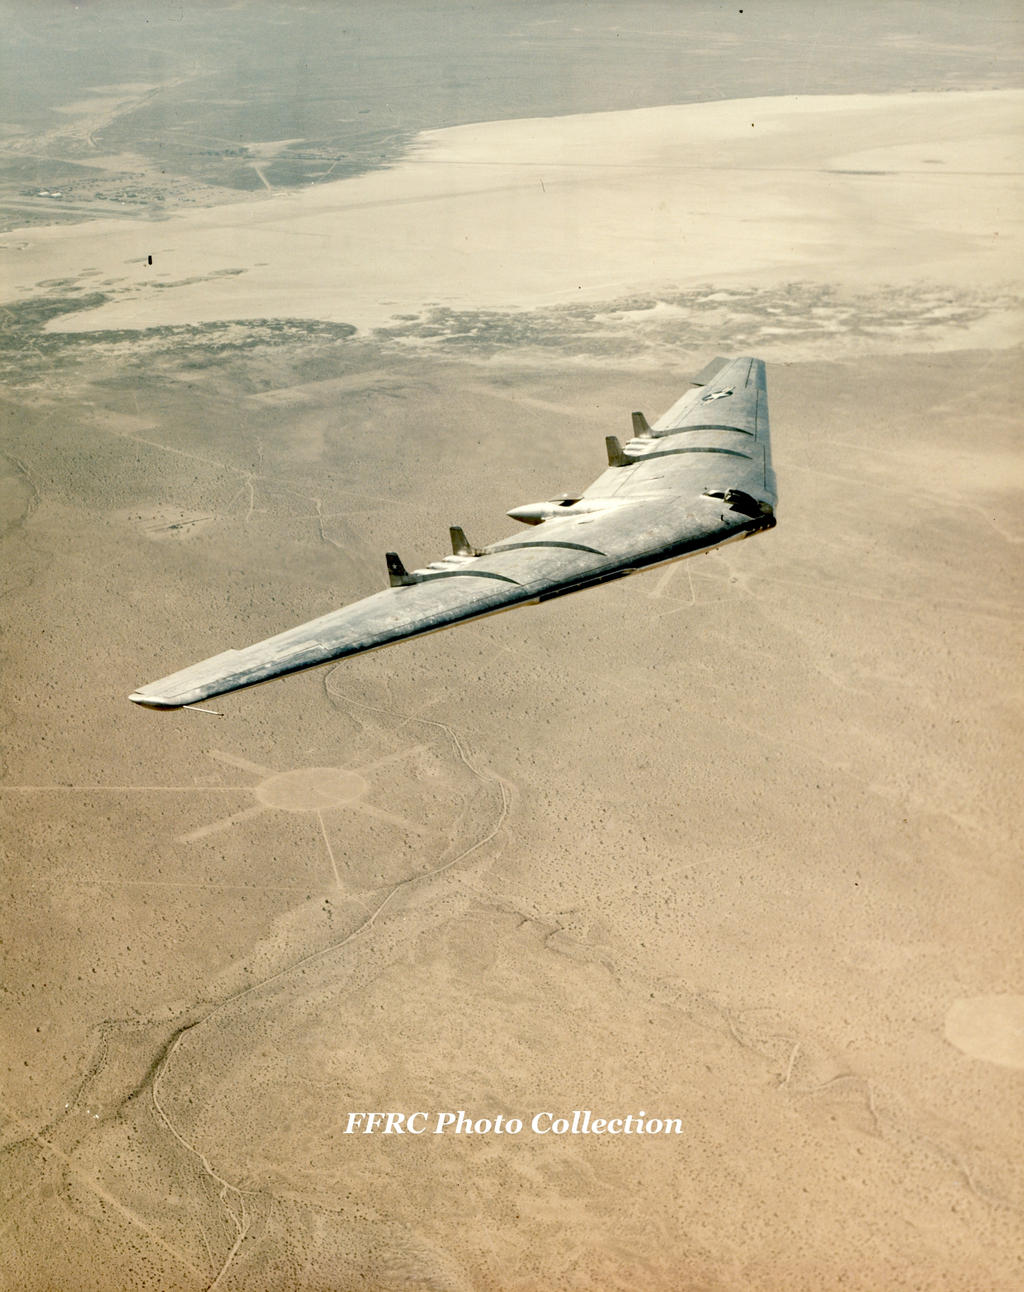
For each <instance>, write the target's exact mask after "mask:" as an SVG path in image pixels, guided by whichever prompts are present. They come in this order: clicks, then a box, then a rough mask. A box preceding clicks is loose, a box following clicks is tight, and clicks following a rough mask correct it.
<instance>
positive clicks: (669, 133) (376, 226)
mask: <svg viewBox="0 0 1024 1292" xmlns="http://www.w3.org/2000/svg"><path fill="white" fill-rule="evenodd" d="M1022 105H1024V92H1016V91H1009V90H1007V91H1000V92H976V93H950V94H915V95H850V96H845V97H838V98H831V97H822V98H769V99H745V100H744V99H741V100H733V101H728V102H721V103H703V104H690V105H685V106H682V107H667V108H650V109H644V110H640V111H636V112H610V113H597V114H593V115H590V116H583V117H567V118H562V119H559V120H558V121H557V123H556V124H553V123H552V122H551V121H550V120H546V119H545V120H533V121H520V122H495V123H490V124H483V125H476V126H463V127H459V128H455V129H449V130H442V131H436V132H433V133H430V134H427V135H425V136H423V137H422V141H421V143H420V145H419V146H418V147H417V148H416V149H415V150H414V152H413V155H412V156H411V157H410V158H409V159H408V160H406V161H403V162H402V163H400V164H399V165H397V166H396V167H394V168H393V169H392V170H388V171H381V172H376V173H373V174H369V175H363V176H359V177H356V178H351V179H346V180H340V181H338V182H336V183H332V184H324V185H320V186H317V187H315V188H311V189H308V190H305V191H303V192H300V193H288V194H284V195H276V194H275V195H269V194H268V195H266V197H265V200H252V201H250V202H246V203H244V204H239V203H237V202H233V203H230V204H228V205H226V206H220V207H213V208H208V209H205V210H198V211H186V212H182V213H180V214H178V215H176V216H172V217H171V218H170V219H168V220H163V221H160V222H158V223H150V222H131V221H125V220H115V221H112V220H97V221H95V222H93V223H92V224H90V225H89V226H88V227H87V228H85V229H83V228H82V226H79V225H76V226H74V227H71V228H68V227H59V226H56V227H48V228H39V229H32V230H20V231H19V230H16V231H14V232H13V233H11V234H9V235H7V236H6V239H5V240H6V242H7V244H8V246H9V247H13V248H16V249H17V255H16V256H15V257H13V263H12V267H11V270H10V272H9V274H8V275H7V276H6V279H5V289H4V290H5V292H6V295H7V296H8V297H9V298H13V299H18V298H19V297H23V296H25V295H27V294H29V293H31V292H33V291H36V290H38V289H37V287H36V284H37V283H38V282H40V281H41V280H44V279H53V278H64V277H69V276H71V277H74V276H76V275H78V274H79V273H81V271H82V270H84V269H89V270H93V271H98V272H99V273H100V274H101V275H102V276H103V277H104V279H105V280H108V281H109V284H110V295H111V299H110V301H109V302H108V303H107V304H105V305H104V306H103V307H102V308H98V309H92V310H90V311H89V313H88V314H87V315H84V316H78V315H72V316H71V317H70V318H64V319H62V320H61V321H60V322H59V323H58V324H56V325H55V326H59V327H62V328H66V327H72V328H76V329H79V328H88V329H97V330H98V329H110V328H114V329H116V328H125V327H130V328H140V327H156V326H162V325H167V324H176V323H177V324H181V323H196V322H201V321H210V320H216V319H233V318H235V319H237V318H273V317H289V316H297V317H303V318H322V319H331V320H335V321H338V322H345V323H354V324H355V325H356V326H358V327H360V328H366V327H373V326H379V325H381V324H383V323H385V322H387V321H388V320H389V319H390V318H392V317H393V316H394V315H396V314H401V313H403V312H405V311H408V310H410V309H412V310H419V309H422V308H423V307H424V305H425V304H427V303H428V302H429V303H436V304H441V305H445V306H450V307H452V308H455V309H463V308H472V309H507V308H523V307H530V306H535V305H540V304H552V303H558V302H569V301H597V300H603V299H608V298H615V297H618V296H622V295H624V294H627V293H633V292H637V291H647V290H652V289H658V288H660V289H666V288H671V289H677V290H682V289H686V288H692V287H694V286H697V285H699V284H706V283H714V284H717V285H729V284H732V283H737V282H741V283H749V282H751V281H752V280H753V281H756V282H757V283H759V284H760V285H762V286H763V285H768V284H771V285H777V284H779V283H781V282H786V281H789V280H791V279H793V278H795V277H798V278H800V279H801V280H803V281H810V282H815V283H830V284H832V283H835V282H837V281H838V282H840V283H841V282H844V281H846V280H847V279H849V278H851V277H855V278H856V281H857V283H858V284H859V286H861V287H862V288H863V287H865V286H878V285H880V284H893V283H906V282H910V281H917V280H919V279H920V278H921V277H922V276H924V277H939V278H941V280H942V281H943V282H944V283H948V284H950V285H952V286H955V287H957V288H960V289H962V290H966V289H973V288H975V287H976V286H977V284H978V283H979V281H983V282H986V283H987V282H991V281H995V282H998V283H1000V284H1003V283H1011V282H1012V283H1016V282H1018V281H1019V279H1020V272H1021V271H1020V266H1021V244H1020V231H1021V204H1020V175H1019V168H1018V166H1017V162H1016V160H1015V158H1019V156H1020V151H1021V120H1022ZM965 217H966V218H965ZM439 235H440V236H439ZM149 256H152V257H153V264H152V266H149V265H148V263H147V258H148V257H149ZM217 273H220V274H227V273H230V274H231V275H232V276H231V278H230V280H229V281H227V282H222V283H219V284H218V287H217V290H216V291H211V289H210V283H209V281H208V276H209V275H211V274H217ZM1015 339H1018V338H1016V337H1015Z"/></svg>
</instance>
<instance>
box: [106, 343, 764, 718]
mask: <svg viewBox="0 0 1024 1292" xmlns="http://www.w3.org/2000/svg"><path fill="white" fill-rule="evenodd" d="M606 446H607V449H608V470H607V471H605V472H604V473H603V474H602V475H600V476H598V478H597V479H596V480H595V481H594V483H593V484H592V485H591V486H590V487H589V488H588V489H585V490H584V491H583V493H582V494H579V495H578V496H575V495H574V496H563V497H560V498H555V499H552V500H551V501H549V502H535V503H529V504H527V505H526V506H522V507H514V508H513V509H512V510H511V511H510V512H509V513H508V514H509V515H510V516H511V517H513V518H514V519H515V520H520V521H523V522H524V523H525V524H527V525H531V526H534V527H535V528H534V530H533V532H531V533H529V534H527V535H524V536H522V537H520V536H518V535H516V536H513V537H512V538H506V539H501V540H500V541H499V542H497V543H491V544H489V545H488V546H487V547H482V548H477V547H473V546H471V544H470V543H469V542H468V541H467V539H466V536H465V534H464V533H463V532H462V530H461V529H459V528H453V529H452V530H451V538H452V555H451V556H446V557H444V558H443V559H442V560H440V561H432V562H431V563H430V565H428V566H427V568H426V569H423V570H407V569H406V568H405V566H404V565H403V564H402V562H401V560H399V558H398V556H397V555H396V554H395V553H394V552H389V553H388V554H387V567H388V574H389V576H390V583H391V586H390V587H389V588H386V589H385V590H384V591H383V592H378V593H377V594H376V595H374V596H372V597H366V598H365V599H364V600H363V601H357V602H355V603H354V604H352V605H350V606H343V607H342V608H341V609H340V610H334V611H332V612H331V613H330V614H327V615H323V616H322V617H321V618H320V619H314V620H312V621H311V622H310V623H308V624H302V625H301V626H300V627H298V628H290V629H288V631H287V632H283V633H279V634H278V636H276V637H268V638H267V640H266V641H262V642H257V643H256V645H255V646H247V647H246V648H245V649H244V650H229V651H225V652H224V653H223V654H222V655H215V656H214V657H213V658H212V659H208V660H204V661H203V663H201V664H194V665H192V667H191V668H186V669H182V671H181V672H180V673H172V674H171V675H170V677H165V678H162V679H161V680H160V681H159V682H152V683H151V684H150V685H149V686H144V687H142V688H140V689H139V690H138V691H136V692H134V694H133V695H132V696H131V697H130V698H131V699H132V700H134V701H135V703H136V704H142V705H146V706H147V707H148V708H151V709H179V708H182V707H183V706H186V705H191V704H196V703H197V702H198V701H200V700H205V699H207V698H209V697H210V696H214V695H222V694H223V693H224V692H226V691H237V690H239V689H240V688H241V687H245V686H254V685H256V683H258V682H269V681H270V680H271V679H272V678H276V677H283V676H284V675H285V674H287V673H297V672H298V671H299V670H300V669H304V668H313V667H314V666H315V665H317V664H327V663H330V662H331V661H333V660H340V659H344V658H345V657H346V656H347V655H358V654H359V653H360V652H361V651H368V650H375V649H376V648H377V647H379V646H390V645H391V644H392V643H394V642H398V641H402V639H403V638H406V637H418V636H419V635H421V634H422V633H430V632H437V631H438V630H439V629H441V628H450V627H451V626H452V625H453V624H458V623H462V622H463V621H464V620H467V619H479V618H481V617H482V616H484V615H492V614H496V613H497V612H498V611H501V610H512V609H514V608H515V607H516V606H529V605H535V604H536V603H537V602H539V601H548V600H550V599H551V598H552V597H561V596H564V595H565V594H566V593H568V592H578V591H579V590H580V589H581V588H591V587H594V586H595V585H596V584H599V583H607V582H609V581H610V580H612V579H620V578H622V577H623V576H624V575H627V574H636V573H637V571H639V570H648V569H650V568H651V567H652V566H655V565H662V564H664V563H665V562H667V561H675V560H679V559H680V558H681V557H684V556H693V555H695V554H696V553H697V552H707V551H710V550H711V549H713V548H716V547H721V546H722V545H723V544H724V543H730V542H732V541H733V540H734V539H738V538H748V537H749V536H750V535H751V534H756V533H759V532H760V531H761V530H763V529H770V528H771V527H772V526H773V525H774V524H775V475H774V472H773V471H772V468H771V459H770V456H769V445H768V401H767V393H766V388H765V376H764V364H763V362H762V361H761V360H760V359H732V360H728V359H716V360H715V361H714V362H713V363H711V364H709V365H708V366H707V368H705V370H704V371H703V372H702V373H701V375H700V376H699V377H698V378H696V379H695V381H694V382H693V388H692V389H691V390H688V391H687V393H686V394H685V395H683V397H682V398H681V399H680V400H678V401H677V402H676V403H675V404H673V406H672V407H671V408H670V409H669V410H668V412H667V413H666V414H665V415H664V416H663V417H660V418H659V419H658V420H657V421H656V422H655V423H654V424H653V426H652V425H649V424H648V422H647V419H646V418H645V417H644V415H643V414H642V413H634V414H633V438H632V439H630V440H629V441H628V443H627V444H626V445H625V446H623V445H622V444H621V443H620V442H619V440H618V439H617V438H616V437H615V436H609V437H608V438H607V440H606Z"/></svg>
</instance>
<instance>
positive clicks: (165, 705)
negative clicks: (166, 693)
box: [128, 691, 181, 709]
mask: <svg viewBox="0 0 1024 1292" xmlns="http://www.w3.org/2000/svg"><path fill="white" fill-rule="evenodd" d="M128 699H129V700H131V702H132V704H138V705H141V706H142V708H144V709H180V708H181V705H180V703H179V702H178V701H176V700H166V699H164V698H163V697H162V696H159V695H147V694H146V693H145V691H133V692H132V693H131V695H130V696H129V697H128Z"/></svg>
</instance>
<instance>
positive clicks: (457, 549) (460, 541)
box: [448, 525, 481, 556]
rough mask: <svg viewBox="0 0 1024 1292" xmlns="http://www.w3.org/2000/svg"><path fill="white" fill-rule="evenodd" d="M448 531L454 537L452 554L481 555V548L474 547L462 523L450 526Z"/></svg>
mask: <svg viewBox="0 0 1024 1292" xmlns="http://www.w3.org/2000/svg"><path fill="white" fill-rule="evenodd" d="M448 533H449V534H450V535H451V537H452V555H453V556H480V555H481V553H480V549H479V548H476V547H473V546H472V544H471V543H470V541H469V539H468V538H467V537H466V531H465V530H464V529H463V528H462V526H461V525H451V526H449V529H448Z"/></svg>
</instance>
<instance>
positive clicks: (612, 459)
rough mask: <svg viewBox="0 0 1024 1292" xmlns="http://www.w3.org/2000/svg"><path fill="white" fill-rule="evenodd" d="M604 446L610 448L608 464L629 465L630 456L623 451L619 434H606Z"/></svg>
mask: <svg viewBox="0 0 1024 1292" xmlns="http://www.w3.org/2000/svg"><path fill="white" fill-rule="evenodd" d="M604 446H605V448H606V449H607V450H608V465H609V466H610V467H625V466H628V465H629V458H627V457H626V455H625V453H623V451H622V444H621V442H620V440H619V437H618V436H617V435H606V436H605V437H604Z"/></svg>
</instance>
